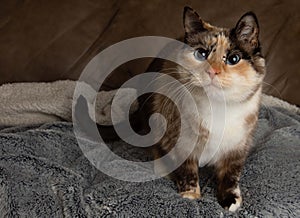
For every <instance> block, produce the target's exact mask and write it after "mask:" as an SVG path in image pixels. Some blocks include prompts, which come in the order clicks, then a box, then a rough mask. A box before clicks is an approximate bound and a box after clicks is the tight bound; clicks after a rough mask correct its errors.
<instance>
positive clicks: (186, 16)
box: [183, 6, 211, 34]
mask: <svg viewBox="0 0 300 218" xmlns="http://www.w3.org/2000/svg"><path fill="white" fill-rule="evenodd" d="M183 25H184V29H185V33H186V34H191V33H199V32H203V31H207V30H208V29H209V28H210V27H211V26H210V24H208V23H206V22H205V21H203V20H202V19H201V18H200V17H199V15H198V14H197V12H196V11H194V10H193V9H192V8H190V7H188V6H186V7H184V12H183Z"/></svg>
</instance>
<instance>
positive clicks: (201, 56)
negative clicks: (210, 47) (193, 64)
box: [194, 48, 209, 61]
mask: <svg viewBox="0 0 300 218" xmlns="http://www.w3.org/2000/svg"><path fill="white" fill-rule="evenodd" d="M208 54H209V53H208V51H207V50H205V49H203V48H200V49H197V50H196V51H195V52H194V56H195V58H196V59H197V60H199V61H204V60H206V59H207V57H208Z"/></svg>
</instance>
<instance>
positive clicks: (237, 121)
mask: <svg viewBox="0 0 300 218" xmlns="http://www.w3.org/2000/svg"><path fill="white" fill-rule="evenodd" d="M259 96H260V90H259V91H258V92H257V93H256V94H255V95H254V96H253V98H251V100H250V101H246V102H244V103H227V102H226V101H225V102H220V101H216V100H215V99H214V98H213V97H211V98H208V97H207V96H205V95H204V94H202V95H201V93H198V96H197V98H195V99H196V102H197V106H198V113H199V116H200V119H201V120H202V125H203V126H204V127H205V128H207V129H208V130H209V132H210V134H209V139H208V141H207V143H206V145H205V146H204V148H203V145H201V143H200V144H199V146H200V147H201V148H198V151H201V154H198V155H200V156H198V158H199V165H200V166H204V165H206V164H214V163H216V162H217V161H218V160H219V159H220V158H222V157H224V154H226V153H228V152H230V151H232V150H235V149H237V146H243V145H244V142H245V140H246V138H247V134H248V131H249V129H248V128H247V126H246V123H245V118H246V117H247V116H248V115H250V114H252V113H253V112H254V111H256V110H257V108H258V102H259ZM208 105H210V107H208ZM190 120H193V118H192V119H190ZM191 125H193V123H191ZM194 125H195V124H194ZM191 129H193V127H191Z"/></svg>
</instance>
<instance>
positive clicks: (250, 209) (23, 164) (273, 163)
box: [0, 107, 300, 217]
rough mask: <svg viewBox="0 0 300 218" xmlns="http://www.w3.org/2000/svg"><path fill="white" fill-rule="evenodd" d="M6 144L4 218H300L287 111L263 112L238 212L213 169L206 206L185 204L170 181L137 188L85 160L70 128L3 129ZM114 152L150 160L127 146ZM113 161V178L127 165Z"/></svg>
mask: <svg viewBox="0 0 300 218" xmlns="http://www.w3.org/2000/svg"><path fill="white" fill-rule="evenodd" d="M87 143H88V141H87ZM0 144H1V153H0V216H1V217H154V216H155V217H199V216H201V217H202V216H203V217H236V216H239V217H254V216H257V217H273V216H275V217H300V205H299V202H300V191H299V190H300V189H299V184H300V175H299V171H300V162H299V160H300V115H296V114H293V113H291V112H288V111H285V110H283V109H278V108H266V107H262V109H261V111H260V116H259V123H258V128H257V131H256V133H255V140H254V147H253V149H252V152H251V154H250V156H249V158H248V160H247V163H246V165H245V169H244V171H243V175H242V178H241V190H242V193H243V198H244V201H243V206H242V208H241V209H240V210H239V211H238V212H237V213H230V212H227V211H225V210H223V209H222V208H221V206H220V205H219V204H218V203H217V200H216V197H215V178H214V176H213V174H212V172H211V170H210V169H205V168H204V169H200V174H201V177H200V185H201V188H202V194H203V198H202V199H200V200H188V199H183V198H181V197H180V196H179V195H178V194H177V191H176V186H175V185H174V184H173V183H172V182H171V181H169V180H167V179H165V178H161V179H158V180H155V181H150V182H145V183H130V182H124V181H119V180H116V179H113V178H111V177H108V176H106V175H104V174H103V173H101V172H100V171H98V170H97V169H96V168H95V167H93V166H92V165H91V164H90V162H89V161H88V160H87V159H86V158H85V157H84V156H83V154H82V152H81V150H80V148H79V147H78V144H77V141H76V138H75V137H74V134H73V130H72V124H71V123H64V122H60V123H54V124H45V125H42V126H31V127H15V128H2V130H1V131H0ZM111 149H112V150H114V151H115V152H116V153H118V154H122V156H123V157H130V159H135V158H138V157H139V158H141V157H142V159H145V160H146V159H148V158H149V157H148V156H147V155H146V154H145V152H144V150H142V149H140V148H132V147H130V146H128V145H126V144H125V143H123V142H115V143H112V144H111ZM106 160H109V161H108V162H103V163H102V164H105V165H106V167H110V170H111V171H112V172H113V171H114V170H115V169H116V168H115V166H116V165H120V164H122V162H120V161H116V162H115V161H114V160H111V159H106ZM139 171H140V172H139ZM116 173H119V172H116ZM137 173H141V174H142V173H143V172H141V169H139V168H137V169H135V170H132V171H130V170H129V171H127V174H128V176H129V177H130V176H131V175H133V176H136V175H137Z"/></svg>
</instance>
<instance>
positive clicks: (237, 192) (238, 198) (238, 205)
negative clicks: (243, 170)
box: [228, 186, 242, 212]
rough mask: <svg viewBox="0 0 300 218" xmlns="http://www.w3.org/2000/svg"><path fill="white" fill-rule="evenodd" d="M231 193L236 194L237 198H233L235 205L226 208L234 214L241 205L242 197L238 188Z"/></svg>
mask: <svg viewBox="0 0 300 218" xmlns="http://www.w3.org/2000/svg"><path fill="white" fill-rule="evenodd" d="M233 193H234V194H236V195H237V196H238V197H237V198H235V204H231V205H230V207H229V208H228V210H229V211H231V212H235V211H236V210H237V209H238V208H239V207H240V206H241V205H242V196H241V190H240V187H239V186H238V187H237V188H236V189H235V190H233Z"/></svg>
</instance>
